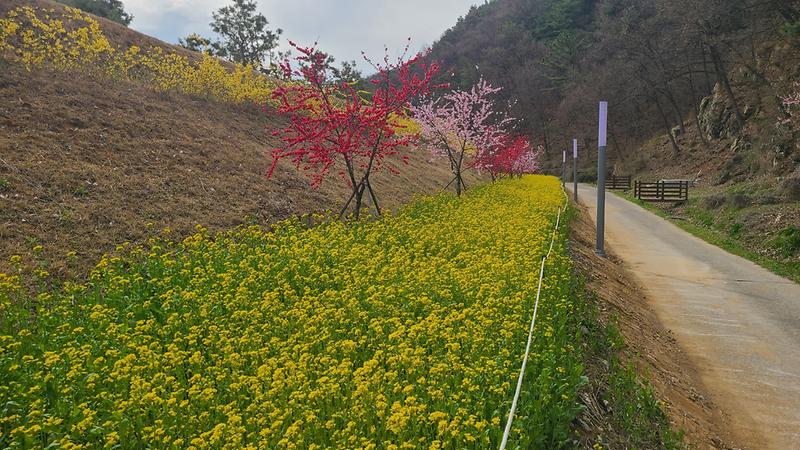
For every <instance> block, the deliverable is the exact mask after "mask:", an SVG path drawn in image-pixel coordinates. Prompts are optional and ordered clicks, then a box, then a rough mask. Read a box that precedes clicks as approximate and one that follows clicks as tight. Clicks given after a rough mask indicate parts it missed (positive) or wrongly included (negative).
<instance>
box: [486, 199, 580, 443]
mask: <svg viewBox="0 0 800 450" xmlns="http://www.w3.org/2000/svg"><path fill="white" fill-rule="evenodd" d="M561 192H562V193H563V194H564V199H565V200H564V206H562V207H559V208H558V216H557V217H556V226H555V228H554V229H553V234H552V236H551V237H550V248H549V249H548V250H547V254H546V255H544V256H542V264H541V267H540V268H539V287H537V288H536V302H535V303H534V304H533V317H532V318H531V326H530V329H529V330H528V343H527V344H526V345H525V356H524V357H523V358H522V367H520V370H519V377H518V378H517V389H516V390H515V391H514V399H513V400H512V401H511V409H510V410H509V411H508V420H507V421H506V428H505V431H504V432H503V440H502V442H500V450H505V448H506V445H508V437H509V435H511V425H512V424H513V422H514V413H516V411H517V402H518V401H519V394H520V392H521V391H522V379H523V378H524V377H525V366H527V365H528V356H529V355H530V353H531V342H532V341H533V327H534V326H535V325H536V313H537V312H539V298H540V297H541V295H542V280H543V279H544V264H545V262H547V259H548V258H549V257H550V254H551V253H552V252H553V245H555V242H556V235H557V234H558V228H559V226H560V225H561V213H562V212H565V211H566V210H567V205H568V203H569V197H568V196H567V193H566V191H564V190H563V188H562V190H561Z"/></svg>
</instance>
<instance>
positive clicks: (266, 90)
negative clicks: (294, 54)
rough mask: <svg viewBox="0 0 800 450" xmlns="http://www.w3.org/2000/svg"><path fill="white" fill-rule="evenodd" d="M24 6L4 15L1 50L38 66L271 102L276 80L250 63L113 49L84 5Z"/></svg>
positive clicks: (134, 48)
mask: <svg viewBox="0 0 800 450" xmlns="http://www.w3.org/2000/svg"><path fill="white" fill-rule="evenodd" d="M65 11H66V13H64V14H61V13H58V12H57V11H56V10H55V9H43V8H33V7H30V6H24V7H19V8H16V9H13V10H11V11H10V12H9V13H8V14H7V16H6V17H4V18H0V52H1V53H5V54H7V55H10V58H11V59H12V60H13V61H16V62H19V63H21V64H23V65H24V66H25V67H26V68H28V69H29V70H30V69H34V68H39V67H48V68H51V69H54V70H61V71H64V70H81V71H87V72H90V73H95V74H98V75H102V76H107V77H112V78H116V79H124V80H129V81H136V82H144V83H146V84H147V85H149V86H151V87H153V88H154V89H156V90H158V91H161V92H172V91H174V92H180V93H183V94H189V95H196V96H201V97H206V98H212V99H215V100H220V101H227V102H235V103H244V102H252V103H258V104H266V103H268V102H271V94H272V91H273V90H274V88H275V86H276V83H277V82H278V81H277V80H274V79H271V78H269V77H267V76H265V75H264V74H261V73H259V72H258V71H257V70H256V68H255V67H253V66H249V65H242V64H235V63H228V65H227V67H226V65H224V64H223V62H222V61H221V60H220V59H218V58H216V57H213V56H210V55H208V54H205V53H204V54H202V55H198V56H199V57H200V60H199V61H198V62H192V61H190V60H189V59H188V58H187V57H185V56H182V55H179V54H177V53H173V52H168V51H164V50H163V49H162V48H160V47H153V48H149V49H142V48H139V47H137V46H131V47H129V48H127V49H120V48H116V47H114V46H113V45H112V44H111V43H110V42H109V40H108V38H107V37H106V36H105V34H104V33H103V30H102V29H101V28H100V24H99V23H98V22H97V20H95V19H94V18H92V17H91V16H89V15H88V14H85V13H83V12H82V11H81V10H79V9H75V8H69V7H65Z"/></svg>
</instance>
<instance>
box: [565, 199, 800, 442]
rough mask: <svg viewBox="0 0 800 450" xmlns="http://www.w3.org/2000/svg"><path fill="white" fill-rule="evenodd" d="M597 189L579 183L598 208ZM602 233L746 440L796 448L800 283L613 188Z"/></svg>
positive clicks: (588, 202) (736, 432)
mask: <svg viewBox="0 0 800 450" xmlns="http://www.w3.org/2000/svg"><path fill="white" fill-rule="evenodd" d="M596 196H597V190H596V189H595V188H594V187H593V186H588V185H580V186H579V187H578V197H579V201H580V203H582V204H584V205H586V206H587V207H589V210H590V211H591V215H592V219H593V220H595V218H596V203H597V197H596ZM606 243H607V245H609V246H610V247H611V248H612V249H613V251H614V253H616V254H617V255H618V256H619V257H620V258H622V260H623V261H625V263H626V265H627V266H628V268H629V269H630V270H631V272H633V274H634V275H635V276H636V277H637V278H638V281H639V282H640V283H641V285H642V286H645V289H646V291H647V292H646V293H647V294H648V297H649V299H650V302H651V303H652V306H653V308H654V310H655V311H656V314H657V315H658V317H659V320H661V322H662V323H663V324H664V326H665V327H666V328H668V329H671V330H672V331H673V332H674V334H675V338H676V339H677V340H678V343H679V345H680V346H681V347H682V348H683V350H684V351H685V352H686V353H687V355H688V356H689V359H690V360H691V361H692V362H693V363H694V364H695V365H696V367H697V369H698V371H699V373H700V376H701V378H702V380H703V383H704V384H705V385H706V387H707V388H708V390H709V392H710V393H711V395H712V396H713V399H712V400H713V401H714V402H715V403H716V404H717V405H719V406H720V408H721V409H722V410H723V411H724V412H725V413H727V414H728V415H729V416H730V418H731V422H732V426H733V427H734V428H735V429H733V430H731V433H732V434H733V436H734V437H736V438H738V440H739V442H740V443H741V445H745V446H746V447H747V448H750V449H753V450H756V449H758V450H760V449H780V450H785V449H800V285H798V284H796V283H794V282H792V281H789V280H787V279H784V278H781V277H779V276H777V275H774V274H772V273H771V272H769V271H767V270H766V269H763V268H761V267H759V266H757V265H755V264H753V263H752V262H750V261H747V260H745V259H743V258H740V257H738V256H734V255H731V254H730V253H727V252H725V251H724V250H721V249H720V248H718V247H715V246H713V245H711V244H708V243H706V242H705V241H702V240H701V239H698V238H696V237H694V236H692V235H691V234H689V233H687V232H685V231H683V230H681V229H680V228H678V227H677V226H675V225H673V224H671V223H669V222H668V221H666V220H664V219H662V218H660V217H658V216H656V215H655V214H652V213H650V212H648V211H646V210H644V209H642V208H641V207H639V206H637V205H635V204H633V203H631V202H628V201H626V200H624V199H622V198H620V197H617V196H616V195H606Z"/></svg>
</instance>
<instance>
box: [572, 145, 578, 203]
mask: <svg viewBox="0 0 800 450" xmlns="http://www.w3.org/2000/svg"><path fill="white" fill-rule="evenodd" d="M572 193H573V195H574V196H575V203H578V140H577V139H573V140H572Z"/></svg>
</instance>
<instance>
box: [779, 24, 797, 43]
mask: <svg viewBox="0 0 800 450" xmlns="http://www.w3.org/2000/svg"><path fill="white" fill-rule="evenodd" d="M781 31H783V34H785V35H786V36H787V37H789V38H792V39H796V38H798V37H800V20H798V21H797V22H787V23H785V24H783V27H782V29H781Z"/></svg>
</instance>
